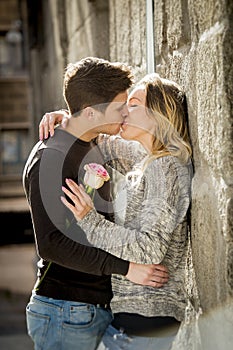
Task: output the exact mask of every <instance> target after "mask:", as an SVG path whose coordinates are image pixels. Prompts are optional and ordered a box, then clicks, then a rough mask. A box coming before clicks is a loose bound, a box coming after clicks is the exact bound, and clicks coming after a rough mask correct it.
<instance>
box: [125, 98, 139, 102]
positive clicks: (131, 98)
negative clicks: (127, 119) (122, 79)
mask: <svg viewBox="0 0 233 350" xmlns="http://www.w3.org/2000/svg"><path fill="white" fill-rule="evenodd" d="M131 100H138V101H139V102H142V100H141V99H140V98H138V97H131V98H130V99H129V101H128V102H130V101H131Z"/></svg>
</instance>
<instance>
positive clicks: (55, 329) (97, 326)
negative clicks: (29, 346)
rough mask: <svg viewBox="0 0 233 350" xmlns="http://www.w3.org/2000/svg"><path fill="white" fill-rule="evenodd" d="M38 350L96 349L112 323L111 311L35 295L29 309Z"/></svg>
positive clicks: (31, 329) (31, 326)
mask: <svg viewBox="0 0 233 350" xmlns="http://www.w3.org/2000/svg"><path fill="white" fill-rule="evenodd" d="M26 320H27V329H28V334H29V335H30V337H31V338H32V340H33V342H34V349H35V350H74V349H77V350H78V349H80V350H94V349H96V348H97V346H98V344H99V342H100V340H101V338H102V336H103V333H104V331H105V330H106V327H107V326H108V325H109V324H110V322H111V321H112V313H111V311H110V310H108V309H104V308H101V307H99V306H94V305H91V304H85V303H80V302H73V301H65V300H56V299H53V298H47V297H44V296H40V295H35V294H34V295H32V297H31V299H30V302H29V303H28V305H27V307H26Z"/></svg>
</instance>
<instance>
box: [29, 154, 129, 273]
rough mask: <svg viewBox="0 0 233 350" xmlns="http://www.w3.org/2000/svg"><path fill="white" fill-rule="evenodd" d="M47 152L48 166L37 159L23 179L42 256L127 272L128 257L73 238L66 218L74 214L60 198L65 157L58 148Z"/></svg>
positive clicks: (94, 269) (80, 267) (92, 269)
mask: <svg viewBox="0 0 233 350" xmlns="http://www.w3.org/2000/svg"><path fill="white" fill-rule="evenodd" d="M47 154H48V155H49V157H48V158H49V161H45V164H46V166H45V164H44V165H43V164H42V162H41V161H38V162H37V163H36V164H34V166H33V167H32V169H31V171H30V173H29V175H28V178H26V179H24V184H25V191H26V194H27V198H28V201H29V204H30V207H31V214H32V221H33V225H34V232H35V240H36V247H37V253H38V255H39V257H41V258H43V259H44V260H47V261H51V262H54V263H56V264H59V265H61V266H63V267H66V268H69V269H73V270H77V271H80V272H85V273H90V274H95V275H99V276H101V275H110V274H113V273H114V274H120V275H126V274H127V272H128V267H129V262H128V261H125V260H122V259H119V258H117V257H115V256H113V255H111V254H109V253H107V252H105V251H103V250H101V249H98V248H94V247H92V246H88V245H85V244H80V242H77V241H75V240H74V239H73V238H72V234H73V233H72V232H71V233H70V232H69V230H67V228H66V227H65V225H66V224H67V222H66V221H67V218H68V219H69V220H70V217H72V216H70V213H68V210H67V209H66V208H65V206H64V205H63V204H62V202H61V200H60V196H61V195H64V194H63V192H62V190H61V185H62V183H63V184H64V180H63V179H62V177H61V176H60V170H59V169H61V168H62V162H63V160H62V157H61V156H60V154H59V152H57V151H54V150H49V151H48V152H47ZM43 173H44V175H43ZM48 174H50V179H49V178H48ZM75 225H76V224H75ZM70 227H71V226H70ZM76 230H77V226H76Z"/></svg>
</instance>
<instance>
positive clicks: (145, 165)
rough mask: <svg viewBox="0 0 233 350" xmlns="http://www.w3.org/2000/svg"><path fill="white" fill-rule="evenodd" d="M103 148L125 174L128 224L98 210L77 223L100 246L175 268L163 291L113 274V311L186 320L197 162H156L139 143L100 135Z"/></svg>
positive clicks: (132, 258)
mask: <svg viewBox="0 0 233 350" xmlns="http://www.w3.org/2000/svg"><path fill="white" fill-rule="evenodd" d="M98 145H99V147H100V149H101V151H102V153H103V154H104V157H105V159H106V160H107V161H108V164H109V165H110V166H112V167H114V168H115V169H117V170H118V171H119V172H121V173H122V174H124V175H125V185H124V190H125V193H126V199H127V201H126V203H127V204H126V209H125V216H124V222H123V225H121V226H120V225H117V224H116V223H112V222H109V221H107V220H106V219H105V218H104V217H103V216H102V215H100V214H98V213H97V212H96V210H95V209H93V210H91V211H90V212H89V213H88V214H87V215H86V216H85V217H84V218H83V219H82V220H80V221H79V222H78V223H77V224H78V225H80V226H81V228H82V229H83V230H84V231H85V232H86V234H87V238H88V240H89V241H90V243H91V244H93V245H94V246H96V247H98V248H101V249H103V250H106V251H108V252H109V253H111V254H114V255H116V256H118V257H120V258H123V259H127V260H129V261H132V262H136V263H147V264H151V263H155V264H158V263H162V264H164V265H166V266H167V267H168V270H169V282H168V283H167V284H166V285H165V286H164V287H162V288H152V287H147V286H141V285H137V284H134V283H132V282H130V281H129V280H127V279H126V278H125V277H124V276H120V275H113V276H112V287H113V294H114V296H113V299H112V302H111V306H112V310H113V312H114V313H116V312H129V313H138V314H141V315H144V316H148V317H152V316H171V317H175V318H176V319H177V320H180V321H181V320H182V319H183V318H184V310H185V307H186V304H187V295H186V291H185V269H186V262H187V249H188V239H187V210H188V207H189V204H190V192H191V180H192V164H191V161H189V162H188V164H182V163H181V162H180V161H179V160H178V158H176V157H173V156H165V157H161V158H158V159H154V160H150V159H149V158H148V155H147V153H146V151H145V150H144V148H143V147H142V146H141V145H140V144H139V143H137V142H135V141H133V142H128V141H125V140H123V139H121V138H120V137H107V136H102V137H99V140H98ZM121 194H124V191H122V192H121ZM119 200H120V199H119V198H118V199H117V202H118V206H119Z"/></svg>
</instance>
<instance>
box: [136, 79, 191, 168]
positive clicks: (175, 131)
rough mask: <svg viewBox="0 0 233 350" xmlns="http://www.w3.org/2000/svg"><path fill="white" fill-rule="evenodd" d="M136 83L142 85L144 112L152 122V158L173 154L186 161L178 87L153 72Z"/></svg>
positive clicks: (182, 107)
mask: <svg viewBox="0 0 233 350" xmlns="http://www.w3.org/2000/svg"><path fill="white" fill-rule="evenodd" d="M137 85H139V86H143V87H144V88H145V92H146V107H147V113H148V114H149V115H150V116H151V117H153V118H154V120H155V122H156V131H155V135H154V136H155V137H154V141H153V149H152V153H153V156H154V158H158V157H162V156H165V155H173V156H175V157H178V158H179V159H180V160H181V161H183V162H187V161H188V159H189V157H190V156H191V154H192V149H191V145H190V140H189V135H188V125H187V122H188V111H187V103H186V97H185V94H184V92H183V91H182V89H181V87H180V86H179V85H178V84H176V83H175V82H173V81H171V80H168V79H164V78H161V77H160V76H159V74H157V73H153V74H148V75H146V76H145V77H144V78H143V79H141V80H140V82H139V83H138V84H137Z"/></svg>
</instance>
